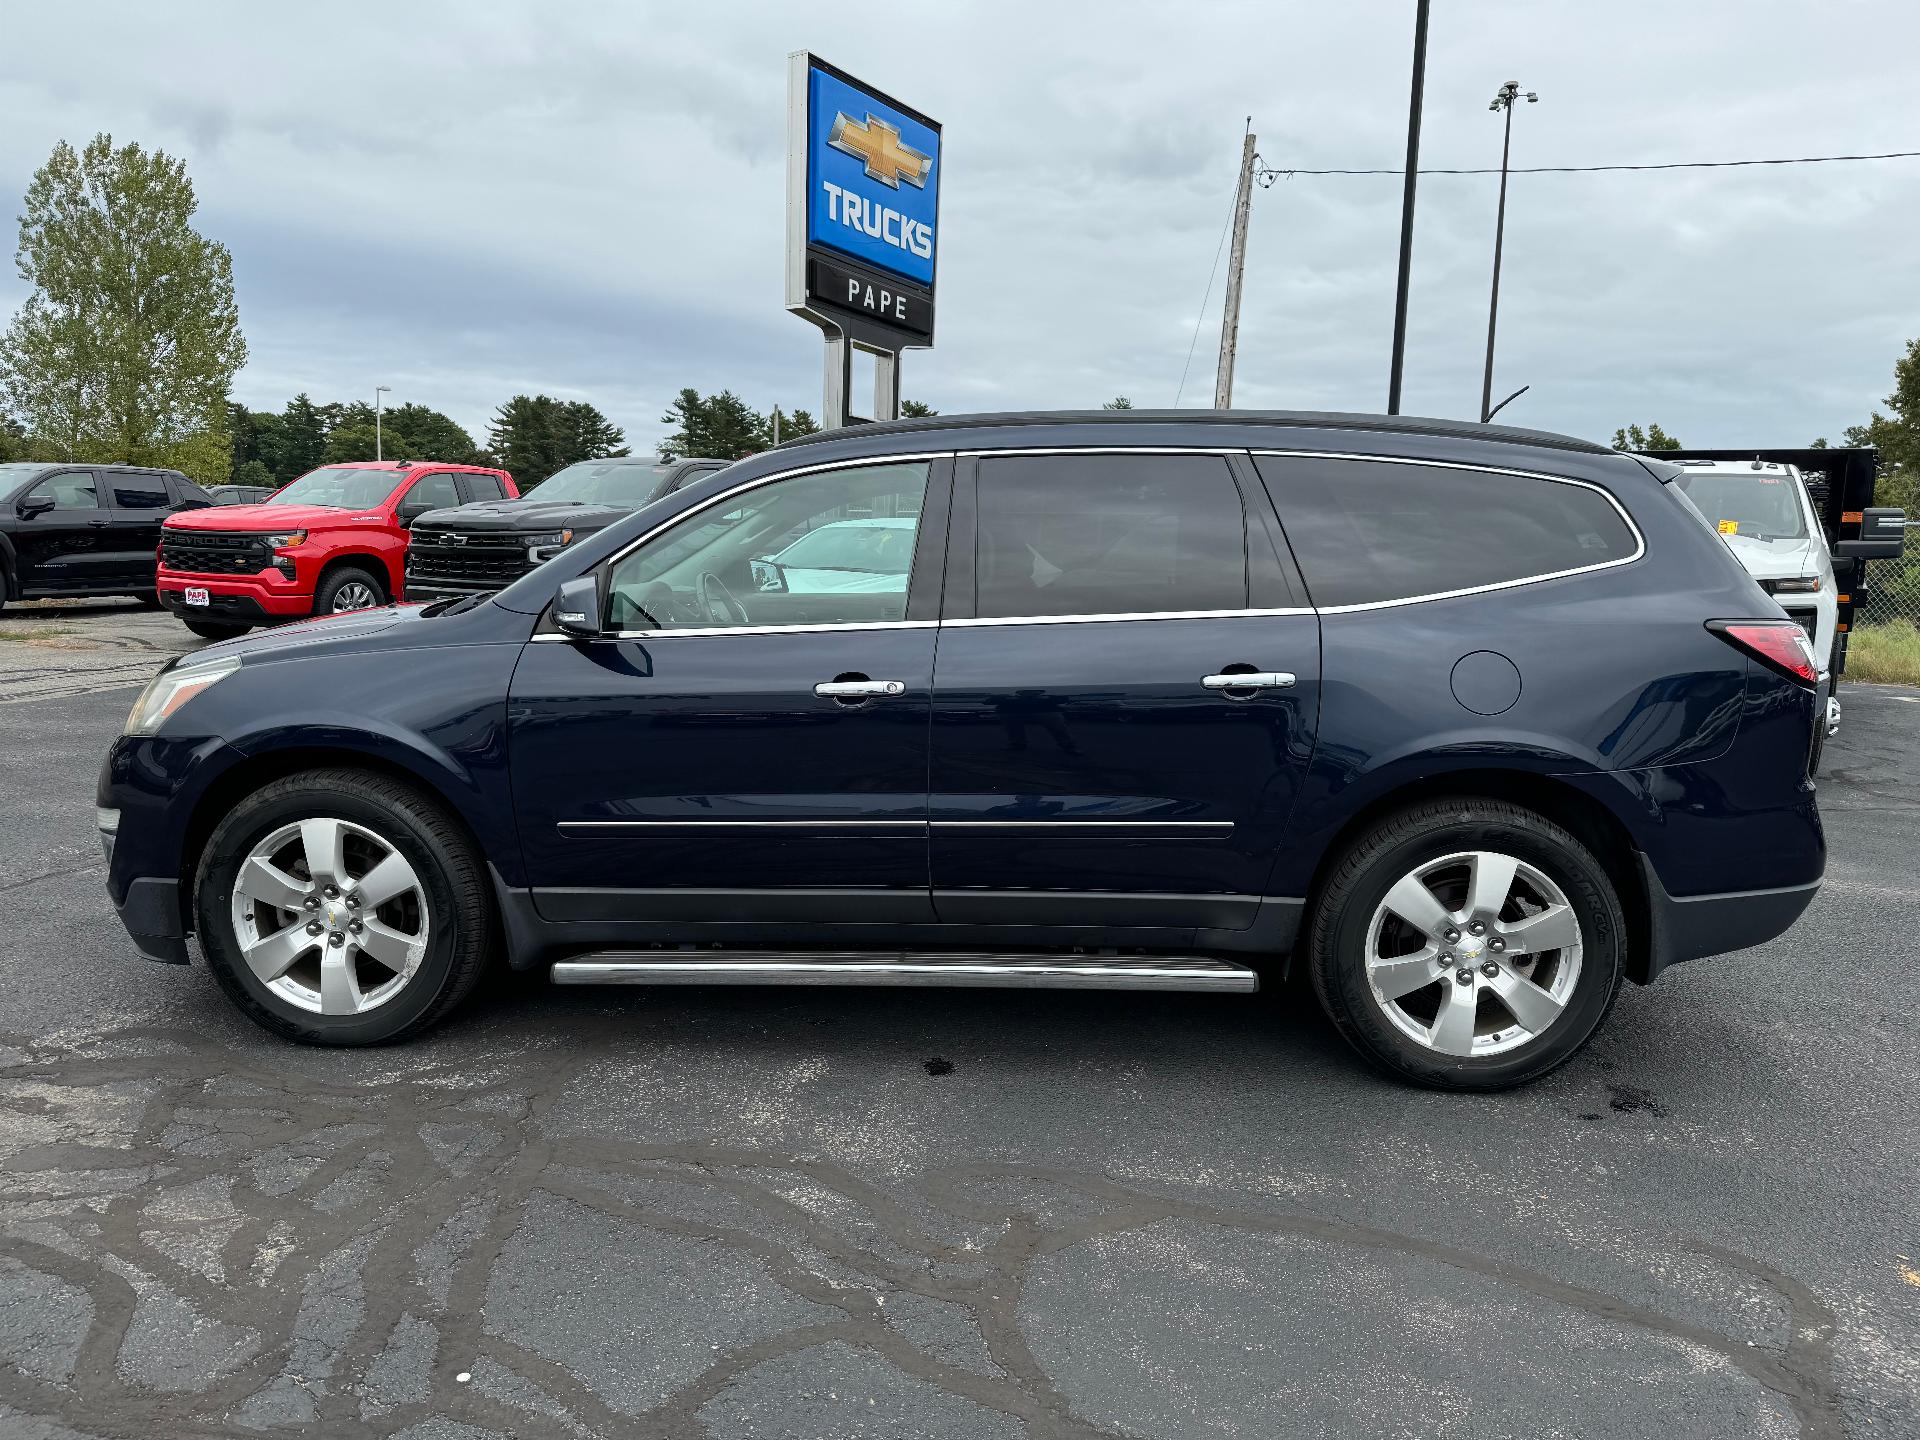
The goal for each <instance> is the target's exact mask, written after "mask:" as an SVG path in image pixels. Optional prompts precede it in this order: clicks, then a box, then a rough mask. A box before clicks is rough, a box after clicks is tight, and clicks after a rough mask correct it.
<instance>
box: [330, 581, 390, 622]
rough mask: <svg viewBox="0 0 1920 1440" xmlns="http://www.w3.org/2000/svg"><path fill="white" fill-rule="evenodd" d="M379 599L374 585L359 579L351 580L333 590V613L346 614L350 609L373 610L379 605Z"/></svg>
mask: <svg viewBox="0 0 1920 1440" xmlns="http://www.w3.org/2000/svg"><path fill="white" fill-rule="evenodd" d="M379 603H380V602H379V599H378V597H376V596H375V595H374V593H373V587H372V586H370V585H365V584H362V583H361V582H360V581H358V580H349V581H348V582H347V583H346V584H344V585H342V586H341V587H340V588H339V589H338V590H336V591H334V592H333V613H334V614H336V615H342V614H345V613H346V612H347V611H349V610H371V609H373V608H374V606H376V605H378V604H379Z"/></svg>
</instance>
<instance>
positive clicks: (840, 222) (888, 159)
mask: <svg viewBox="0 0 1920 1440" xmlns="http://www.w3.org/2000/svg"><path fill="white" fill-rule="evenodd" d="M807 86H808V94H807V190H808V195H807V243H808V244H809V245H819V246H824V247H825V248H827V249H829V250H837V251H840V252H841V253H843V254H846V255H851V256H853V257H854V258H855V259H856V260H860V261H863V262H864V263H866V264H867V265H870V266H872V267H873V268H874V269H876V270H879V271H881V272H882V273H883V274H886V275H896V276H899V277H900V278H901V279H904V280H910V281H912V282H913V283H914V284H916V285H924V286H928V287H931V286H932V285H933V257H934V245H935V233H934V232H935V224H936V221H937V219H938V216H939V211H940V132H939V130H938V129H936V128H935V127H933V126H931V125H928V124H925V123H923V122H922V121H921V120H919V119H917V118H916V117H915V116H913V115H911V114H909V113H908V112H906V111H904V110H901V109H899V108H898V107H896V106H894V105H892V104H890V103H888V102H887V101H886V100H883V99H881V98H880V97H879V96H878V95H876V94H874V93H873V92H871V91H869V90H866V89H863V88H861V87H860V86H858V85H855V84H851V83H849V82H848V81H846V80H843V79H841V78H840V77H839V76H838V75H834V74H830V73H828V72H827V71H826V70H823V69H821V68H819V67H818V66H817V65H816V66H814V67H812V68H811V69H810V71H809V73H808V76H807Z"/></svg>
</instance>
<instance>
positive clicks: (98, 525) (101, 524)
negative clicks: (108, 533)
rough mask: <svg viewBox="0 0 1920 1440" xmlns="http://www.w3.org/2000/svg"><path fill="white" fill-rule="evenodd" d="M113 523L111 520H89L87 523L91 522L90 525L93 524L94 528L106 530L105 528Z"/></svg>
mask: <svg viewBox="0 0 1920 1440" xmlns="http://www.w3.org/2000/svg"><path fill="white" fill-rule="evenodd" d="M112 523H113V522H112V521H111V520H89V521H87V524H89V525H91V526H92V527H93V528H94V529H96V530H104V529H106V527H107V526H109V525H111V524H112Z"/></svg>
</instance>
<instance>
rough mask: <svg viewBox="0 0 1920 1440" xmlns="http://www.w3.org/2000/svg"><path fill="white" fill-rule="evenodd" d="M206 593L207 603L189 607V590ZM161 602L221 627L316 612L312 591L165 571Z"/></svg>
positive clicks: (188, 616) (158, 587)
mask: <svg viewBox="0 0 1920 1440" xmlns="http://www.w3.org/2000/svg"><path fill="white" fill-rule="evenodd" d="M188 586H193V587H194V588H195V589H201V590H205V591H206V592H207V602H208V603H207V604H205V605H191V606H190V605H188V604H187V587H188ZM154 589H155V590H156V591H157V592H158V593H159V596H160V603H161V604H162V605H164V606H166V607H167V609H169V610H171V611H173V613H174V614H176V615H179V616H181V617H182V618H184V619H189V620H214V621H218V622H220V623H222V624H234V625H268V624H271V623H273V622H274V621H276V620H299V619H304V618H305V617H307V616H309V615H311V614H312V613H313V595H312V593H311V592H304V593H303V592H301V591H298V590H290V589H289V588H288V587H287V586H286V585H285V584H268V583H267V582H266V581H264V580H255V579H250V578H249V579H238V580H237V579H235V578H234V577H232V576H230V575H227V576H220V575H183V574H180V573H178V572H175V571H167V570H162V571H161V572H160V573H159V575H158V576H157V577H156V579H155V581H154Z"/></svg>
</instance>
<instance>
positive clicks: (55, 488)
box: [27, 470, 100, 510]
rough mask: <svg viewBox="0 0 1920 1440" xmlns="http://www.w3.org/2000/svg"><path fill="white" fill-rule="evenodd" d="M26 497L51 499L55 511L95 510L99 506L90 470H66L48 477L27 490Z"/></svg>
mask: <svg viewBox="0 0 1920 1440" xmlns="http://www.w3.org/2000/svg"><path fill="white" fill-rule="evenodd" d="M27 497H30V498H33V499H51V500H52V501H53V508H54V509H56V510H95V509H98V508H99V505H100V498H99V496H98V494H97V493H96V492H95V489H94V483H93V472H92V471H91V470H67V471H63V472H62V473H60V474H58V475H49V476H48V477H47V478H46V479H45V480H42V481H41V482H40V483H39V484H38V485H36V486H34V487H33V488H32V489H31V490H29V491H28V492H27Z"/></svg>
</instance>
